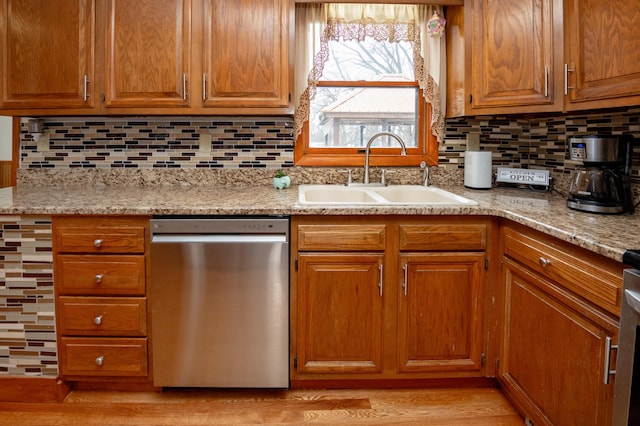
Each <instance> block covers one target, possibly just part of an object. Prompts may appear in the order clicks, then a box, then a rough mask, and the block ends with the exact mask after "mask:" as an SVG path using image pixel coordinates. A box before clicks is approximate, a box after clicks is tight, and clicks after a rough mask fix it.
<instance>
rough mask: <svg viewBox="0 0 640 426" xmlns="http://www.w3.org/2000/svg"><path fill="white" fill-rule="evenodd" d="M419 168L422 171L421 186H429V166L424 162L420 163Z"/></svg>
mask: <svg viewBox="0 0 640 426" xmlns="http://www.w3.org/2000/svg"><path fill="white" fill-rule="evenodd" d="M420 168H421V169H422V184H423V185H424V186H429V166H427V163H426V161H422V162H421V163H420Z"/></svg>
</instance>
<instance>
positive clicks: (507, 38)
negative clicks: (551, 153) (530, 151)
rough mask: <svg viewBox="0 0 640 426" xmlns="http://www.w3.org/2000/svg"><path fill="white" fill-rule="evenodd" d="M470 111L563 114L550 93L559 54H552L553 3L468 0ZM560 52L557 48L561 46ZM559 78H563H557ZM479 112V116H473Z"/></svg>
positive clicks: (543, 0)
mask: <svg viewBox="0 0 640 426" xmlns="http://www.w3.org/2000/svg"><path fill="white" fill-rule="evenodd" d="M471 3H472V8H471V9H472V10H471V11H469V10H467V16H469V15H470V16H471V23H472V35H471V43H472V48H471V49H468V51H469V52H470V55H471V67H472V71H471V76H472V77H471V79H470V84H471V88H470V90H469V93H470V94H471V99H470V101H471V112H475V113H477V112H485V111H484V110H485V109H490V110H491V111H492V112H494V111H495V112H527V111H528V110H535V111H550V110H561V109H562V98H561V94H560V93H559V94H558V96H556V94H555V93H554V89H555V88H556V84H555V83H556V79H555V78H554V77H555V76H556V75H557V74H558V72H557V71H556V68H557V67H558V64H559V63H560V58H561V57H560V56H558V55H559V54H560V53H561V51H562V50H561V49H560V50H558V51H556V50H554V43H558V42H559V41H558V40H555V39H554V37H558V38H560V39H561V35H560V34H561V32H560V31H559V32H558V34H557V35H556V34H554V28H556V24H555V23H554V13H561V12H562V10H561V3H560V2H559V1H556V0H511V1H502V0H472V2H471ZM560 47H561V46H560ZM560 75H561V74H560ZM477 110H481V111H477Z"/></svg>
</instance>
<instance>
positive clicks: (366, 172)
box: [364, 132, 407, 184]
mask: <svg viewBox="0 0 640 426" xmlns="http://www.w3.org/2000/svg"><path fill="white" fill-rule="evenodd" d="M380 136H391V137H392V138H394V139H395V140H397V141H398V143H399V144H400V147H401V148H402V152H401V153H400V155H407V147H406V146H405V144H404V141H403V140H402V139H401V138H400V136H398V135H396V134H395V133H390V132H380V133H376V134H375V135H373V136H371V138H370V139H369V141H368V142H367V147H366V148H365V156H364V183H365V184H368V183H369V150H370V149H371V144H372V143H373V141H375V140H376V139H378V138H379V137H380Z"/></svg>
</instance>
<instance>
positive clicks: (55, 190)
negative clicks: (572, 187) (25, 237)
mask: <svg viewBox="0 0 640 426" xmlns="http://www.w3.org/2000/svg"><path fill="white" fill-rule="evenodd" d="M437 186H438V187H441V188H443V189H446V190H448V191H451V192H453V193H456V194H458V195H462V196H464V197H467V198H470V199H472V200H475V201H477V202H478V203H479V205H478V206H472V207H469V206H464V207H451V206H448V207H422V206H420V207H416V206H340V207H327V206H311V205H301V204H299V203H298V189H297V187H296V186H292V187H291V188H289V189H285V190H276V189H274V188H273V187H272V186H268V185H264V184H262V185H256V186H246V185H241V186H228V185H220V186H218V185H215V186H211V187H206V186H187V187H180V186H151V187H146V186H132V187H128V186H123V185H120V186H87V187H73V186H24V185H22V186H18V187H15V188H3V189H0V214H5V215H57V214H82V215H101V214H106V215H258V216H259V215H391V214H393V215H486V216H497V217H503V218H507V219H510V220H513V221H515V222H518V223H521V224H523V225H526V226H528V227H530V228H533V229H536V230H538V231H541V232H544V233H546V234H549V235H552V236H554V237H557V238H559V239H561V240H564V241H567V242H570V243H573V244H576V245H578V246H580V247H583V248H586V249H588V250H591V251H593V252H596V253H599V254H602V255H604V256H607V257H609V258H612V259H614V260H617V261H622V254H623V253H624V251H625V250H626V249H640V213H637V214H635V215H597V214H591V213H584V212H578V211H574V210H570V209H569V208H567V207H566V199H565V198H564V197H562V196H560V195H557V194H550V193H536V192H532V191H527V190H521V189H509V188H494V189H491V190H486V191H482V190H470V189H465V188H464V187H461V186H440V185H437Z"/></svg>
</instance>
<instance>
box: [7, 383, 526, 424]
mask: <svg viewBox="0 0 640 426" xmlns="http://www.w3.org/2000/svg"><path fill="white" fill-rule="evenodd" d="M307 423H310V424H332V425H342V424H349V425H382V424H383V425H434V426H440V425H442V426H454V425H455V426H466V425H473V426H483V425H486V426H489V425H491V426H511V425H518V426H522V425H523V424H524V421H523V420H522V418H520V417H519V416H518V414H517V413H516V411H515V410H514V408H513V407H512V406H511V405H510V404H509V402H508V401H507V400H506V399H505V398H504V396H503V395H502V394H501V393H500V391H498V390H497V389H494V388H460V389H393V390H389V389H384V390H380V389H375V390H360V389H357V390H354V389H348V390H285V391H280V390H192V389H180V390H167V391H164V392H156V393H154V392H96V391H73V392H71V393H70V394H69V395H68V397H67V398H66V400H65V401H64V402H63V403H59V404H54V403H52V404H49V403H36V404H32V403H0V425H12V426H14V425H21V426H22V425H25V426H32V425H33V426H35V425H38V426H48V425H65V426H70V425H83V426H92V425H100V426H106V425H171V426H184V425H189V426H191V425H243V424H270V425H301V424H307Z"/></svg>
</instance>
